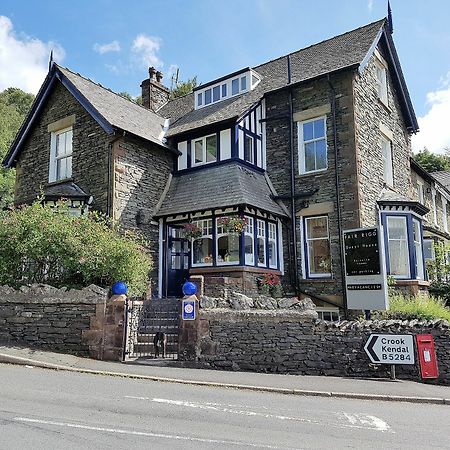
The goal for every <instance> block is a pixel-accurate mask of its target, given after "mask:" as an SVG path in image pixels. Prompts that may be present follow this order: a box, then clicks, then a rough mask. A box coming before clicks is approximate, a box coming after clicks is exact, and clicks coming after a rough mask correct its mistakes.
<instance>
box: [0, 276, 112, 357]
mask: <svg viewBox="0 0 450 450" xmlns="http://www.w3.org/2000/svg"><path fill="white" fill-rule="evenodd" d="M106 294H107V293H106V291H105V290H104V289H102V288H99V287H97V286H94V285H92V286H89V287H87V288H84V289H82V290H75V289H73V290H69V291H68V290H66V289H65V288H62V289H57V288H54V287H51V286H47V285H38V284H36V285H32V286H22V287H21V288H20V289H19V290H14V289H13V288H11V287H8V286H0V341H3V342H7V343H18V344H23V345H28V346H33V347H38V348H42V349H47V350H53V351H60V352H66V353H72V354H77V355H85V356H87V355H88V354H89V346H88V344H87V343H86V342H84V340H83V337H82V334H83V332H84V331H85V330H89V329H90V327H91V325H92V321H93V319H94V318H95V317H96V315H97V313H98V310H99V309H100V312H101V311H103V309H104V307H105V303H106V300H107V295H106Z"/></svg>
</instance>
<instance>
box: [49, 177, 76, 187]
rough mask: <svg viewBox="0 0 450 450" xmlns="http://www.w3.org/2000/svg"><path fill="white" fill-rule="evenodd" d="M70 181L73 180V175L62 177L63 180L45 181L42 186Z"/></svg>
mask: <svg viewBox="0 0 450 450" xmlns="http://www.w3.org/2000/svg"><path fill="white" fill-rule="evenodd" d="M70 181H74V178H73V177H70V178H64V179H63V180H55V181H49V182H48V183H46V184H45V185H44V186H45V187H48V186H57V185H58V184H63V183H69V182H70Z"/></svg>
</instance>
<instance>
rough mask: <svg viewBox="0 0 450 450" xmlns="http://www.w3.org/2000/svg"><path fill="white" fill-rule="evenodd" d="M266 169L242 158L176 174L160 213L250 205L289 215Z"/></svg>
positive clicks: (163, 214)
mask: <svg viewBox="0 0 450 450" xmlns="http://www.w3.org/2000/svg"><path fill="white" fill-rule="evenodd" d="M274 194H275V193H274V192H273V191H272V189H271V187H270V186H269V184H268V182H267V180H266V177H265V175H264V173H261V172H259V171H256V170H253V169H250V168H247V167H244V166H243V165H241V164H240V163H238V162H230V163H227V164H222V165H218V166H211V167H207V166H205V167H204V168H202V170H197V171H193V172H189V173H185V174H182V175H175V176H174V177H173V178H172V180H171V183H170V186H169V190H168V191H167V194H166V196H165V197H164V200H163V202H162V204H161V207H160V208H159V210H158V211H157V214H156V216H169V215H175V214H182V213H183V214H184V213H189V212H194V211H204V210H208V209H217V208H225V207H229V206H237V205H248V206H253V207H255V208H258V209H262V210H264V211H268V212H270V213H273V214H275V215H277V216H286V213H285V211H284V209H283V208H282V207H281V206H280V205H279V204H278V203H277V202H276V201H275V200H273V196H274Z"/></svg>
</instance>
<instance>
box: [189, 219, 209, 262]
mask: <svg viewBox="0 0 450 450" xmlns="http://www.w3.org/2000/svg"><path fill="white" fill-rule="evenodd" d="M193 223H194V225H196V226H197V227H198V228H199V229H200V230H201V233H202V234H201V236H200V237H199V238H197V239H194V240H193V241H192V266H193V267H195V266H211V265H212V263H213V256H212V254H213V250H212V248H213V223H212V219H204V220H197V221H195V222H193Z"/></svg>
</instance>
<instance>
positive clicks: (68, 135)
mask: <svg viewBox="0 0 450 450" xmlns="http://www.w3.org/2000/svg"><path fill="white" fill-rule="evenodd" d="M65 135H66V155H70V154H72V135H73V132H72V130H69V131H67V132H66V133H65Z"/></svg>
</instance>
